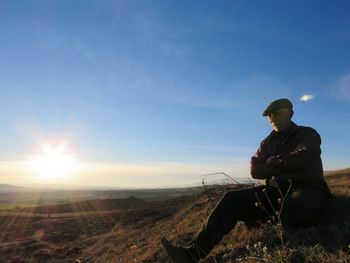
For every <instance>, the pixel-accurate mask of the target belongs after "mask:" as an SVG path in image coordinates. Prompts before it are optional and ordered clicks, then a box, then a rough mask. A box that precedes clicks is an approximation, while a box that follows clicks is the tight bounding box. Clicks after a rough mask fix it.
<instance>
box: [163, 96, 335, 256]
mask: <svg viewBox="0 0 350 263" xmlns="http://www.w3.org/2000/svg"><path fill="white" fill-rule="evenodd" d="M263 116H267V117H268V120H269V122H270V124H271V126H272V129H273V131H272V132H271V133H270V134H269V135H268V136H267V137H266V138H265V139H264V140H263V141H262V142H261V144H260V147H259V149H258V150H257V152H256V154H255V155H254V156H253V157H252V158H251V162H250V164H251V165H250V174H251V176H252V177H253V178H255V179H264V180H265V181H266V185H261V186H254V187H252V188H248V189H241V190H233V191H229V192H227V193H225V194H224V196H223V197H222V199H221V200H220V201H219V202H218V203H217V205H216V207H215V208H214V210H213V211H212V212H211V214H210V215H209V217H208V218H207V220H206V222H205V224H204V225H203V227H202V228H201V229H200V231H199V232H198V233H197V234H196V236H195V237H194V239H193V240H192V242H190V243H189V244H188V245H187V246H185V247H176V246H173V245H172V244H171V243H170V242H169V241H168V240H167V239H165V238H162V239H161V242H162V245H163V247H164V248H165V250H166V252H167V254H168V255H169V257H170V258H171V259H173V260H174V261H175V262H181V263H186V262H197V261H199V260H200V259H201V258H205V257H206V256H207V255H208V254H209V253H210V251H211V250H212V249H213V247H214V246H215V245H217V244H218V243H219V242H220V241H221V239H222V238H223V237H224V235H225V234H227V233H229V232H230V231H231V230H232V229H233V228H234V227H235V225H236V222H237V221H246V222H249V221H264V220H265V221H267V220H269V219H270V218H271V217H272V218H274V219H275V220H276V221H278V222H279V223H281V224H282V225H283V226H284V225H294V226H298V225H306V224H309V223H311V222H312V221H313V219H314V218H315V217H316V216H317V214H318V213H319V212H320V211H321V210H322V208H323V207H324V205H325V204H326V202H327V200H328V199H329V197H330V191H329V188H328V186H327V184H326V182H325V181H324V178H323V167H322V161H321V156H320V155H321V149H320V145H321V138H320V136H319V134H318V133H317V132H316V131H315V130H314V129H312V128H310V127H303V126H298V125H296V124H295V123H294V122H292V120H291V119H292V116H293V105H292V103H291V102H290V101H289V100H288V99H279V100H276V101H273V102H272V103H271V104H270V105H269V106H268V107H267V108H266V109H265V111H264V112H263ZM282 202H283V207H282V208H281V203H282ZM262 208H263V209H262ZM264 209H265V210H266V211H264ZM279 210H281V211H280V214H278V213H276V211H279ZM266 212H267V213H266Z"/></svg>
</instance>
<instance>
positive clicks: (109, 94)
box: [0, 0, 350, 186]
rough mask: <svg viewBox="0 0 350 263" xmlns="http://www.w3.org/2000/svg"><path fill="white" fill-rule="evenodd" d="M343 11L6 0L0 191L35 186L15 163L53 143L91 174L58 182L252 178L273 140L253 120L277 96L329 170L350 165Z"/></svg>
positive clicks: (348, 22)
mask: <svg viewBox="0 0 350 263" xmlns="http://www.w3.org/2000/svg"><path fill="white" fill-rule="evenodd" d="M349 11H350V4H349V3H348V1H307V2H305V1H289V2H287V1H219V2H218V1H216V2H213V1H45V0H40V1H39V0H38V1H1V3H0V32H1V33H0V39H1V41H0V57H1V59H0V90H1V92H0V120H1V129H0V139H1V145H2V146H1V149H0V173H1V176H2V177H1V178H2V182H0V183H17V184H18V183H22V184H24V183H31V182H34V181H33V178H32V177H33V176H32V175H29V173H26V171H25V170H26V169H24V170H23V163H25V162H26V161H28V158H30V156H31V155H33V154H35V153H38V152H39V151H40V150H38V149H39V148H40V145H41V144H42V143H49V144H50V145H52V147H55V145H57V144H59V143H61V142H63V143H64V144H65V145H66V148H67V149H66V152H67V154H68V153H70V154H74V155H75V156H76V157H77V160H79V163H80V164H81V165H85V167H89V168H86V169H85V170H84V172H83V171H80V173H79V175H78V173H76V174H74V175H72V176H71V177H70V179H71V180H70V181H69V180H67V178H66V179H65V181H63V180H62V182H66V183H74V184H83V185H115V186H165V185H188V184H192V183H196V182H200V180H201V179H200V178H201V177H200V176H201V174H204V173H211V172H226V173H228V174H231V175H233V176H237V177H248V176H249V170H248V164H249V158H250V156H251V155H253V154H254V152H255V150H256V148H257V147H258V145H259V143H260V141H261V140H262V139H263V138H264V137H265V136H266V135H267V134H268V133H269V132H270V131H271V128H270V126H269V124H268V122H267V120H266V119H265V118H263V117H262V116H261V112H262V111H263V109H264V108H265V107H266V105H267V104H268V103H269V102H270V101H272V100H274V99H277V98H281V97H287V98H289V99H290V100H292V102H293V103H294V109H295V116H294V121H295V122H296V123H297V124H300V125H306V126H312V127H314V128H316V129H317V130H318V132H319V133H320V134H321V136H322V139H323V144H322V150H323V154H322V157H323V161H324V167H325V169H337V168H344V167H349V166H350V164H349V157H350V140H349V139H348V138H349V135H350V133H349V130H350V122H349V121H348V120H349V118H350V52H349V48H350V17H349V15H348V14H349ZM305 94H310V95H313V99H311V100H308V101H306V102H305V101H302V100H300V98H301V97H302V96H303V95H305ZM20 167H22V168H20ZM92 167H93V168H92ZM21 169H22V170H21ZM44 181H45V180H44ZM44 181H43V183H44Z"/></svg>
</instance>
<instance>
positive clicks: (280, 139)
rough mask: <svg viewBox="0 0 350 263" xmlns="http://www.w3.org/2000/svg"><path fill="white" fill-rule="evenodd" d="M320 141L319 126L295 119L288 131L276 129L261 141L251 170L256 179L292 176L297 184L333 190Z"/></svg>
mask: <svg viewBox="0 0 350 263" xmlns="http://www.w3.org/2000/svg"><path fill="white" fill-rule="evenodd" d="M320 145H321V137H320V135H319V134H318V133H317V132H316V130H314V129H312V128H310V127H303V126H298V125H296V124H295V123H293V122H292V125H291V127H290V128H288V130H287V131H283V132H280V133H279V132H275V131H272V132H271V133H270V135H269V136H267V137H266V138H265V139H264V140H263V141H262V142H261V144H260V147H259V149H258V150H257V152H256V154H255V155H254V156H253V157H252V158H251V162H250V174H251V176H252V177H253V178H255V179H270V178H272V177H276V178H285V179H290V180H292V182H293V184H294V185H305V186H311V187H312V186H315V187H317V188H321V189H322V190H324V191H326V192H327V193H329V188H328V186H327V184H326V183H325V181H324V178H323V167H322V161H321V148H320Z"/></svg>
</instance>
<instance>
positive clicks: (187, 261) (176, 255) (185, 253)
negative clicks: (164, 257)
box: [160, 237, 198, 263]
mask: <svg viewBox="0 0 350 263" xmlns="http://www.w3.org/2000/svg"><path fill="white" fill-rule="evenodd" d="M160 241H161V242H162V245H163V247H164V249H165V251H166V253H167V254H168V256H169V257H170V258H171V259H172V260H173V261H175V262H176V263H196V262H198V259H196V258H195V257H194V255H192V254H191V253H190V251H189V249H186V248H184V247H176V246H173V245H172V244H171V243H170V241H168V240H167V239H166V238H164V237H163V238H162V239H161V240H160Z"/></svg>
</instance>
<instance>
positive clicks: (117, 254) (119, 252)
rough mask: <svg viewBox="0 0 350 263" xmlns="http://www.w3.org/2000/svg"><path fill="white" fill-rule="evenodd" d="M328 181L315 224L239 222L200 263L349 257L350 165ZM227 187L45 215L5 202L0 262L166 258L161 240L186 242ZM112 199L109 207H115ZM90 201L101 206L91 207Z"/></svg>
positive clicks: (329, 175)
mask: <svg viewBox="0 0 350 263" xmlns="http://www.w3.org/2000/svg"><path fill="white" fill-rule="evenodd" d="M326 180H327V181H328V182H329V184H330V186H331V189H332V192H333V194H334V196H335V197H334V198H333V199H332V200H331V201H330V203H329V205H328V206H327V208H326V209H325V211H324V213H323V215H322V216H321V217H320V218H319V219H318V220H317V221H316V222H315V224H314V225H313V226H310V227H304V228H295V229H291V228H289V229H281V228H279V227H278V226H276V225H272V224H269V223H266V224H263V225H258V226H254V227H253V226H246V225H245V224H244V223H243V222H239V223H238V224H237V226H236V227H235V229H234V230H233V231H231V233H229V234H228V235H227V236H226V237H225V238H224V239H223V240H222V242H221V243H220V245H218V246H217V247H216V248H215V249H214V250H213V251H212V253H211V254H210V255H209V256H208V257H207V258H206V259H205V260H204V261H203V262H281V263H282V262H296V263H298V262H315V263H316V262H317V263H318V262H321V263H326V262H327V263H328V262H350V254H349V252H350V248H349V245H350V169H348V170H343V171H336V172H329V173H327V175H326ZM227 190H228V189H225V188H224V187H214V188H212V189H210V190H207V191H203V189H202V190H200V189H199V188H198V189H196V190H195V191H193V189H192V190H191V191H189V190H188V189H182V190H176V191H173V192H171V194H170V195H168V196H167V197H166V198H165V199H164V197H165V196H166V195H164V192H160V193H161V194H160V195H159V196H161V198H155V194H154V193H153V194H152V193H143V194H148V196H152V198H149V199H142V198H141V196H139V197H137V199H140V200H141V199H142V200H143V203H142V205H141V206H138V207H130V206H128V205H127V206H123V207H119V208H118V209H103V205H106V204H105V203H104V202H100V203H98V205H96V202H95V201H94V202H91V203H90V204H89V206H82V205H81V203H79V202H78V203H75V205H71V206H68V207H69V208H70V209H72V208H76V210H69V211H68V210H65V213H52V214H51V215H50V216H48V214H47V213H45V212H43V211H46V210H45V209H44V208H45V206H48V204H46V205H45V204H44V205H43V204H41V205H40V206H39V207H41V208H40V209H42V210H40V209H39V210H32V211H31V212H30V213H29V212H28V211H27V210H26V209H27V208H28V207H27V206H26V207H20V208H18V207H17V210H18V209H20V211H15V210H11V207H9V206H7V208H6V209H3V211H2V212H1V213H0V262H145V263H146V262H170V261H169V260H168V258H167V256H166V255H165V253H164V251H163V249H162V247H161V245H160V242H159V239H160V237H161V236H166V237H167V238H169V239H170V240H171V241H172V242H174V243H175V244H184V243H186V242H187V241H189V240H190V239H191V238H192V236H193V235H194V234H195V233H196V231H197V230H198V229H199V228H200V226H201V225H202V223H203V222H204V220H205V219H206V217H207V216H208V214H209V213H210V211H211V209H212V208H213V207H214V206H215V204H216V202H217V201H218V200H219V198H220V197H221V196H222V194H223V193H224V192H225V191H227ZM167 191H169V190H167ZM146 192H147V191H146ZM133 193H135V192H133ZM158 193H159V192H158ZM168 193H170V192H168ZM183 194H185V195H183ZM100 196H102V195H100ZM134 196H135V195H134ZM95 197H96V196H95ZM125 197H127V196H125ZM169 197H171V198H169ZM118 198H119V199H115V204H113V205H111V203H110V202H112V201H108V202H107V204H108V205H109V206H108V207H109V208H113V207H118V205H120V204H118V202H120V200H122V198H120V196H119V197H118ZM161 199H162V200H161ZM86 200H87V199H85V201H86ZM100 200H101V199H100ZM102 200H103V199H102ZM132 200H134V201H135V199H134V198H132V199H129V201H132ZM64 204H67V202H64V203H61V204H59V205H64ZM78 204H80V205H78ZM49 205H52V204H49ZM55 205H58V204H55ZM101 205H102V208H101ZM94 206H97V207H98V208H99V209H95V210H94V209H93V210H91V208H94ZM87 207H89V209H87ZM3 208H4V207H3ZM24 208H25V209H24ZM21 209H22V210H21ZM65 209H67V206H66V208H65ZM40 211H41V213H40ZM34 212H36V213H34Z"/></svg>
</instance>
